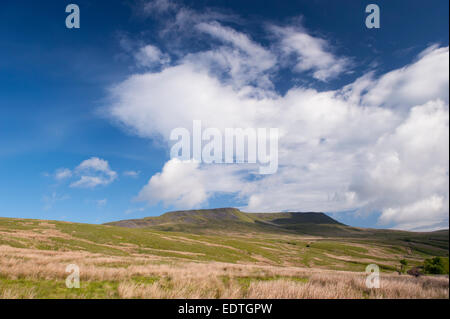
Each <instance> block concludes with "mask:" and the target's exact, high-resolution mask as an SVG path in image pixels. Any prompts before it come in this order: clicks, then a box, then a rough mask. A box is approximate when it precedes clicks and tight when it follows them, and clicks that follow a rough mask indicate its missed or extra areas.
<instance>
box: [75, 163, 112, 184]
mask: <svg viewBox="0 0 450 319" xmlns="http://www.w3.org/2000/svg"><path fill="white" fill-rule="evenodd" d="M75 172H76V174H77V175H79V176H80V178H79V179H78V180H77V181H75V182H72V183H71V184H70V187H79V188H93V187H96V186H101V185H108V184H110V183H112V182H113V181H114V180H115V179H116V178H117V173H116V172H115V171H113V170H112V169H111V168H110V167H109V164H108V162H107V161H105V160H103V159H101V158H98V157H91V158H90V159H87V160H84V161H83V162H81V164H80V165H78V166H77V167H76V168H75Z"/></svg>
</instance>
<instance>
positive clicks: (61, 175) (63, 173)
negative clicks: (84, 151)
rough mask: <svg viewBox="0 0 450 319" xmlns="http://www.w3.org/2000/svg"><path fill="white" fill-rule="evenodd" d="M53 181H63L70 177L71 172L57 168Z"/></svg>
mask: <svg viewBox="0 0 450 319" xmlns="http://www.w3.org/2000/svg"><path fill="white" fill-rule="evenodd" d="M54 176H55V179H57V180H63V179H66V178H70V177H72V171H71V170H70V169H68V168H59V169H57V170H56V172H55V175H54Z"/></svg>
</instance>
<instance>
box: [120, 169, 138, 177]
mask: <svg viewBox="0 0 450 319" xmlns="http://www.w3.org/2000/svg"><path fill="white" fill-rule="evenodd" d="M139 174H141V172H139V171H125V172H123V175H124V176H127V177H133V178H136V177H138V176H139Z"/></svg>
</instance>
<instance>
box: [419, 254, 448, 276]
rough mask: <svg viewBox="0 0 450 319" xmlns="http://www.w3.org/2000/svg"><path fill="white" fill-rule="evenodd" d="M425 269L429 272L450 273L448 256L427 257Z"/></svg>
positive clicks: (437, 273)
mask: <svg viewBox="0 0 450 319" xmlns="http://www.w3.org/2000/svg"><path fill="white" fill-rule="evenodd" d="M423 269H424V271H425V273H427V274H434V275H442V274H448V258H443V257H434V258H431V259H425V261H424V265H423Z"/></svg>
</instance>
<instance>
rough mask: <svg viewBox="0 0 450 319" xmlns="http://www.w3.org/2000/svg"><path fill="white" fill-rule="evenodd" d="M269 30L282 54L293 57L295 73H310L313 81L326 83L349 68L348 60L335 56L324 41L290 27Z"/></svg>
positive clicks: (275, 27)
mask: <svg viewBox="0 0 450 319" xmlns="http://www.w3.org/2000/svg"><path fill="white" fill-rule="evenodd" d="M271 30H272V32H274V33H275V34H276V35H277V36H278V37H279V42H280V47H281V50H282V52H283V53H284V54H285V55H291V56H293V57H294V59H295V66H294V69H295V71H297V72H305V71H311V72H312V75H313V77H314V78H315V79H317V80H320V81H327V80H329V79H332V78H335V77H337V76H338V75H339V74H341V73H342V72H345V71H347V70H348V68H349V67H350V60H349V59H348V58H345V57H337V56H335V55H334V54H333V53H332V52H331V51H330V44H329V43H328V42H327V41H326V40H325V39H321V38H318V37H313V36H311V35H310V34H308V33H307V32H305V31H303V30H299V29H296V28H292V27H278V26H272V27H271Z"/></svg>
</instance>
